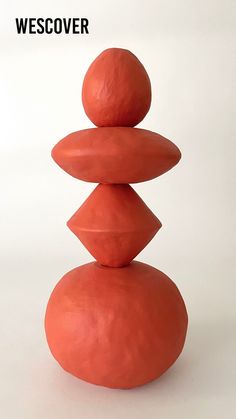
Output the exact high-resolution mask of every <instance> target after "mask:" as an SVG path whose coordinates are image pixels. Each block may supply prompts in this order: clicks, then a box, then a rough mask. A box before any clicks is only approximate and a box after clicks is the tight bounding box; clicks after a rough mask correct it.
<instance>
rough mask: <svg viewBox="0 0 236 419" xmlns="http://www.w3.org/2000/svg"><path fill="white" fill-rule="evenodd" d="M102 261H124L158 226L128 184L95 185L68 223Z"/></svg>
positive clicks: (115, 263)
mask: <svg viewBox="0 0 236 419" xmlns="http://www.w3.org/2000/svg"><path fill="white" fill-rule="evenodd" d="M67 225H68V227H69V228H70V229H71V230H72V231H73V233H74V234H75V235H76V236H77V237H78V238H79V239H80V241H81V242H82V243H83V245H84V246H85V247H86V248H87V249H88V250H89V252H90V253H91V255H92V256H93V257H94V258H95V259H96V260H97V261H98V262H99V263H101V264H102V265H107V266H112V267H120V266H124V265H127V264H128V263H129V262H131V261H132V260H133V259H134V258H135V256H137V254H138V253H139V252H141V250H142V249H143V248H144V247H145V246H146V245H147V243H148V242H149V241H150V240H151V239H152V238H153V237H154V235H155V234H156V232H157V231H158V230H159V228H160V227H161V223H160V221H159V220H158V218H157V217H156V216H155V215H154V214H153V213H152V211H151V210H150V209H149V208H148V207H147V205H146V204H145V203H144V202H143V200H142V199H141V198H140V197H139V195H138V194H137V193H136V192H135V191H134V190H133V189H132V188H131V186H129V185H98V186H97V187H96V188H95V190H94V191H93V192H92V193H91V195H90V196H89V197H88V198H87V200H86V201H85V202H84V203H83V205H82V206H81V207H80V208H79V209H78V211H76V213H75V214H74V215H73V216H72V217H71V219H70V220H69V221H68V223H67Z"/></svg>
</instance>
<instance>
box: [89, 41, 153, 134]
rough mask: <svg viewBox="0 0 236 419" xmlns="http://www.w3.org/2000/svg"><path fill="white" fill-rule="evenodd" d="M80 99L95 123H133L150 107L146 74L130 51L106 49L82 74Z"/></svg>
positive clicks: (140, 118) (120, 124)
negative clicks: (83, 76)
mask: <svg viewBox="0 0 236 419" xmlns="http://www.w3.org/2000/svg"><path fill="white" fill-rule="evenodd" d="M82 101H83V105H84V110H85V112H86V114H87V116H88V117H89V119H90V120H91V121H92V122H93V123H94V124H95V125H97V126H99V127H104V126H107V127H109V126H127V127H133V126H135V125H137V124H138V123H139V122H140V121H142V119H143V118H144V117H145V115H146V114H147V112H148V110H149V108H150V104H151V84H150V80H149V77H148V74H147V72H146V70H145V68H144V67H143V65H142V64H141V63H140V61H139V60H138V58H137V57H136V56H135V55H134V54H132V52H130V51H128V50H126V49H121V48H110V49H107V50H105V51H103V52H102V53H101V54H100V55H99V56H98V57H97V58H96V59H95V60H94V61H93V62H92V64H91V65H90V67H89V69H88V71H87V73H86V75H85V78H84V82H83V88H82Z"/></svg>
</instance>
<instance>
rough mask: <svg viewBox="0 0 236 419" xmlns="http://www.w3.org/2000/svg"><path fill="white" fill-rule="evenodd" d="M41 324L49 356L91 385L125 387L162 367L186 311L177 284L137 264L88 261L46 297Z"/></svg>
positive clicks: (174, 348) (176, 349)
mask: <svg viewBox="0 0 236 419" xmlns="http://www.w3.org/2000/svg"><path fill="white" fill-rule="evenodd" d="M45 328H46V334H47V340H48V344H49V347H50V349H51V352H52V354H53V356H54V357H55V358H56V360H57V361H58V362H59V364H60V365H61V366H62V367H63V368H64V369H65V370H66V371H68V372H70V373H71V374H73V375H75V376H77V377H79V378H82V379H83V380H86V381H89V382H91V383H94V384H98V385H102V386H106V387H112V388H131V387H135V386H139V385H141V384H145V383H147V382H149V381H151V380H154V379H155V378H157V377H159V376H160V375H161V374H162V373H164V372H165V371H166V370H167V369H168V368H169V367H170V366H171V365H172V364H173V362H174V361H175V360H176V358H178V356H179V354H180V353H181V351H182V348H183V345H184V341H185V335H186V330H187V312H186V308H185V305H184V301H183V299H182V297H181V295H180V293H179V291H178V289H177V287H176V285H175V284H174V283H173V282H172V281H171V280H170V279H169V278H168V277H167V276H166V275H165V274H164V273H162V272H160V271H158V270H157V269H155V268H153V267H151V266H149V265H146V264H144V263H140V262H132V263H131V264H130V265H128V266H127V267H124V268H108V267H102V266H100V265H98V264H97V263H89V264H86V265H83V266H80V267H78V268H76V269H73V270H72V271H70V272H68V273H67V274H66V275H65V276H64V277H63V278H62V279H61V281H60V282H59V283H58V284H57V286H56V287H55V289H54V291H53V292H52V295H51V297H50V299H49V302H48V306H47V311H46V317H45Z"/></svg>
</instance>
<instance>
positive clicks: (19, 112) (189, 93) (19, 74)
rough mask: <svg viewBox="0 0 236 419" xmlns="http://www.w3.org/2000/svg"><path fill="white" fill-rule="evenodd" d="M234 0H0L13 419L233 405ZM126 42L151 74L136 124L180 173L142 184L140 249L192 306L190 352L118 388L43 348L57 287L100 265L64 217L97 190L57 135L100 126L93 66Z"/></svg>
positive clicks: (6, 314) (4, 281) (219, 413)
mask: <svg viewBox="0 0 236 419" xmlns="http://www.w3.org/2000/svg"><path fill="white" fill-rule="evenodd" d="M235 6H236V5H235V2H234V1H233V0H232V1H230V0H226V1H224V2H223V1H216V0H214V1H213V0H205V1H203V0H200V1H197V0H189V1H184V0H179V1H174V0H167V1H164V0H163V1H161V0H156V1H154V0H153V1H152V0H146V1H134V0H130V1H124V0H119V1H113V2H112V1H108V0H101V1H99V2H98V1H95V0H94V1H92V0H86V1H75V0H70V1H66V0H58V1H55V0H54V1H51V2H50V4H49V2H48V1H46V0H42V1H34V2H30V1H29V0H21V1H16V0H14V1H11V0H9V1H8V2H3V1H2V7H1V10H2V11H1V17H0V24H1V39H0V47H1V66H0V73H1V79H0V82H1V95H0V101H1V137H0V142H1V154H0V159H1V162H0V182H1V217H0V231H1V253H0V258H1V281H0V287H1V292H0V307H1V345H0V363H1V377H0V399H1V402H0V405H1V410H2V413H1V417H3V418H4V419H5V418H6V419H39V418H44V419H49V418H50V419H52V418H58V419H67V418H70V419H73V418H86V419H87V418H88V419H90V418H97V419H100V418H101V419H106V418H109V419H113V418H114V419H116V418H120V417H123V418H129V419H149V418H150V419H152V418H153V419H154V418H157V417H158V418H162V419H167V418H168V419H169V418H171V419H172V418H175V419H178V418H181V419H185V418H186V419H187V418H190V417H191V418H192V419H222V417H224V419H233V418H235V417H236V409H235V391H236V387H235V382H236V368H235V351H236V337H235V328H236V310H235V292H236V285H235V227H236V226H235V209H236V208H235V206H236V205H235V204H236V199H235V186H236V185H235V151H236V146H235V144H236V138H235V120H234V119H233V117H234V112H235V70H236V68H235V67H236V66H235V60H234V56H235V35H236V30H235V17H236V7H235ZM81 16H82V17H88V18H89V21H90V26H89V28H90V34H89V35H83V36H79V35H64V36H62V35H51V36H50V35H48V36H47V35H28V36H27V35H17V34H16V29H15V20H14V19H15V17H45V18H46V17H81ZM108 47H123V48H127V49H130V50H131V51H132V52H134V53H135V54H136V55H137V56H138V58H139V59H140V60H141V61H142V62H143V63H144V65H145V67H146V69H147V71H148V73H149V75H150V78H151V82H152V91H153V101H152V106H151V109H150V111H149V113H148V115H147V116H146V118H145V119H144V121H143V122H142V123H141V124H140V125H139V126H140V127H143V128H146V129H150V130H153V131H157V132H159V133H160V134H162V135H164V136H166V137H167V138H169V139H171V140H172V141H173V142H175V143H176V144H177V145H178V147H179V148H180V149H181V151H182V154H183V157H182V160H181V161H180V163H179V165H178V166H177V167H176V168H174V169H173V170H172V171H170V172H168V173H166V174H165V175H163V176H161V177H160V178H157V179H156V180H153V181H150V182H146V183H142V184H137V185H135V186H134V189H135V190H136V191H137V192H138V193H139V194H140V196H141V197H142V198H143V199H144V201H145V202H146V203H147V205H148V206H149V207H150V208H151V209H152V211H153V212H155V214H156V215H157V216H158V218H159V219H160V220H161V222H162V224H163V227H162V229H161V230H160V232H159V233H158V234H157V235H156V236H155V238H154V239H153V240H152V242H151V243H150V244H149V245H148V246H147V247H146V248H145V250H143V252H142V253H141V254H140V255H139V256H138V258H137V259H138V260H140V261H143V262H146V263H149V264H151V265H153V266H155V267H157V268H158V269H160V270H162V271H164V272H165V273H166V274H167V275H169V276H170V277H171V278H172V279H173V280H174V281H175V282H176V284H177V286H178V287H179V289H180V291H181V293H182V295H183V297H184V299H185V301H186V305H187V308H188V312H189V331H188V337H187V342H186V346H185V349H184V351H183V354H182V355H181V357H180V358H179V360H178V361H177V362H176V364H175V365H174V366H173V367H172V368H171V369H170V370H169V371H168V372H167V373H166V374H164V375H163V376H162V377H161V378H160V379H159V380H158V381H155V382H153V383H151V384H148V385H146V386H144V387H140V388H137V389H134V390H129V391H121V390H108V389H105V388H102V387H97V386H93V385H90V384H88V383H84V382H82V381H80V380H77V379H75V378H73V377H72V376H70V375H68V374H67V373H65V372H64V371H63V370H61V369H60V367H59V366H58V365H57V363H56V362H55V361H54V359H53V358H52V356H51V354H50V353H49V349H48V347H47V344H46V341H45V336H44V329H43V320H44V312H45V306H46V303H47V300H48V298H49V295H50V293H51V291H52V289H53V287H54V286H55V284H56V283H57V282H58V280H59V279H60V277H61V276H62V275H63V274H64V273H65V272H67V271H68V270H70V269H72V268H73V267H76V266H78V265H80V264H83V263H86V262H88V261H91V260H92V258H91V256H90V255H89V254H88V252H87V251H86V250H85V249H84V247H83V246H82V244H81V243H80V242H79V241H78V240H77V239H76V237H75V236H73V235H72V234H71V232H70V231H69V230H68V229H67V227H66V225H65V222H66V221H67V220H68V219H69V218H70V216H71V215H72V214H73V213H74V212H75V210H76V209H77V208H78V207H79V206H80V205H81V204H82V202H83V201H84V200H85V198H86V197H87V196H88V195H89V193H90V192H91V191H92V190H93V188H94V185H93V184H88V183H84V182H81V181H78V180H76V179H74V178H72V177H70V176H69V175H67V174H66V173H64V172H63V171H62V170H60V169H59V168H58V167H57V166H56V165H55V164H54V162H53V161H52V160H51V157H50V150H51V148H52V147H53V145H54V144H55V143H56V142H57V141H59V140H60V139H61V138H63V137H64V136H65V135H67V134H68V133H70V132H73V131H76V130H79V129H83V128H87V127H91V126H92V124H91V123H90V121H89V120H88V119H87V117H86V116H85V113H84V111H83V107H82V103H81V85H82V80H83V76H84V73H85V71H86V69H87V67H88V65H89V64H90V62H91V61H92V60H93V59H94V58H95V57H96V56H97V55H98V54H99V53H100V52H101V51H102V50H103V49H105V48H108Z"/></svg>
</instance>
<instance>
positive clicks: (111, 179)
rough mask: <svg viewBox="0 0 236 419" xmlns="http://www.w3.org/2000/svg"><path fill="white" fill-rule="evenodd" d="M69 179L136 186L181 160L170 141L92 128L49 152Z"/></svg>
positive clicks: (130, 130) (138, 131)
mask: <svg viewBox="0 0 236 419" xmlns="http://www.w3.org/2000/svg"><path fill="white" fill-rule="evenodd" d="M52 157H53V159H54V160H55V162H56V163H57V164H58V165H59V166H60V167H61V168H62V169H63V170H65V171H66V172H67V173H69V174H70V175H72V176H74V177H76V178H78V179H81V180H85V181H88V182H95V183H136V182H144V181H146V180H150V179H153V178H155V177H157V176H160V175H162V174H163V173H165V172H167V171H168V170H170V169H171V168H172V167H173V166H175V165H176V164H177V163H178V161H179V160H180V158H181V153H180V151H179V149H178V147H176V145H174V144H173V143H172V142H171V141H169V140H167V139H166V138H164V137H162V136H161V135H159V134H156V133H155V132H152V131H148V130H144V129H139V128H127V127H108V128H91V129H85V130H82V131H77V132H74V133H72V134H69V135H68V136H67V137H65V138H63V139H62V140H61V141H59V143H57V144H56V145H55V147H54V148H53V150H52Z"/></svg>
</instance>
